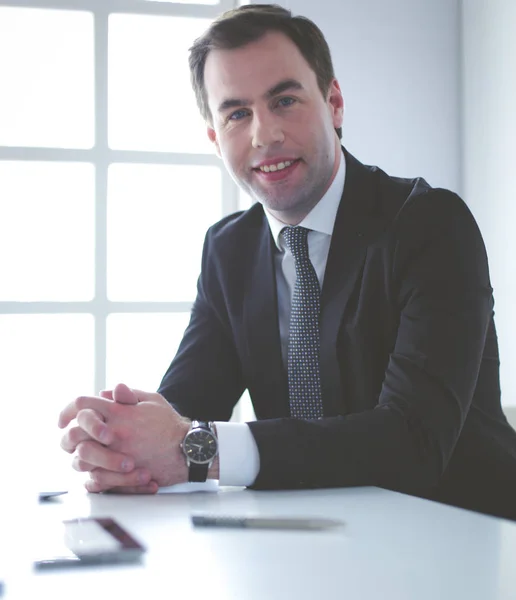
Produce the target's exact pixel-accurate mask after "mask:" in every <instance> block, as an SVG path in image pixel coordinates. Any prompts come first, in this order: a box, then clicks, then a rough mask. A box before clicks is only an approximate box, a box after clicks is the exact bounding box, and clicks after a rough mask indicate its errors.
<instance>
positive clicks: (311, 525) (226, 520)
mask: <svg viewBox="0 0 516 600" xmlns="http://www.w3.org/2000/svg"><path fill="white" fill-rule="evenodd" d="M191 518H192V524H193V526H194V527H231V528H236V529H291V530H304V531H308V530H312V531H320V530H324V529H333V528H335V527H341V526H342V525H344V523H343V522H342V521H336V520H333V519H321V518H291V517H231V516H223V515H192V517H191Z"/></svg>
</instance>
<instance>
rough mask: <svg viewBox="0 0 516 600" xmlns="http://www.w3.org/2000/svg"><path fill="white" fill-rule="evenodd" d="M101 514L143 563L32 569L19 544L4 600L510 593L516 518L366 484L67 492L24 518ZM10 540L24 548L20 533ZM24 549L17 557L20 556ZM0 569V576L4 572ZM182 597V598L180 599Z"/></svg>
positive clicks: (515, 571) (479, 599)
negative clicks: (263, 524)
mask: <svg viewBox="0 0 516 600" xmlns="http://www.w3.org/2000/svg"><path fill="white" fill-rule="evenodd" d="M195 511H198V512H200V511H206V512H210V513H220V514H230V515H244V514H258V515H303V516H324V517H332V518H337V519H342V520H344V521H345V522H346V526H345V527H344V528H343V529H341V530H340V531H337V530H335V531H326V532H287V531H285V532H283V531H282V532H279V531H270V530H269V531H257V530H231V529H213V528H209V529H208V528H206V529H205V528H199V529H194V528H193V527H192V526H191V524H190V520H189V515H190V513H191V512H195ZM88 515H94V516H112V517H114V518H116V519H117V520H118V521H119V522H120V523H121V524H122V525H124V526H125V527H126V528H127V529H128V530H129V531H130V532H131V533H133V534H134V535H135V536H136V537H137V538H139V539H140V540H141V541H142V542H143V543H144V544H145V545H146V546H147V547H148V552H147V554H146V556H145V558H144V560H143V563H142V565H137V566H117V567H99V568H96V567H91V568H81V569H79V568H77V569H69V570H62V571H52V572H46V573H34V572H33V571H32V570H31V569H30V568H29V562H28V560H24V557H25V559H26V551H24V550H23V547H22V546H23V544H20V546H19V547H17V548H13V549H12V556H11V559H12V560H11V562H12V561H14V562H16V564H17V567H16V568H15V569H14V570H13V568H12V566H11V571H10V573H11V576H10V577H9V576H8V577H7V589H6V593H5V598H6V600H14V599H16V600H18V599H23V600H29V599H33V598H45V599H47V598H48V599H49V600H50V599H55V600H61V599H67V600H75V599H82V598H90V599H91V600H97V599H99V600H102V599H104V598H106V599H108V598H109V599H110V600H111V599H113V598H115V599H116V600H118V599H120V600H128V599H132V598H140V599H141V600H147V599H149V600H153V599H161V598H172V599H180V598H186V597H188V598H195V599H197V598H198V599H199V600H200V599H201V598H202V599H203V600H204V599H208V600H212V599H213V600H219V599H220V600H222V599H224V600H271V599H272V600H274V599H281V600H289V599H291V598H295V599H299V600H304V599H319V598H322V599H326V598H328V599H329V598H339V599H340V598H342V599H349V600H369V599H371V600H372V599H375V600H378V599H381V600H388V599H391V598H392V600H502V599H503V600H509V599H511V600H514V599H516V524H515V523H512V522H509V521H504V520H499V519H495V518H491V517H486V516H483V515H478V514H475V513H470V512H468V511H463V510H459V509H455V508H451V507H447V506H443V505H440V504H437V503H432V502H428V501H424V500H419V499H416V498H412V497H409V496H404V495H402V494H396V493H392V492H387V491H385V490H381V489H376V488H355V489H330V490H313V491H299V492H253V491H249V490H241V489H232V488H228V489H226V490H222V491H221V492H219V493H218V494H189V495H187V494H181V495H179V494H167V495H158V496H112V495H88V494H86V493H85V492H84V493H83V492H82V491H81V492H74V493H72V494H69V495H68V496H63V497H61V499H58V500H54V501H52V502H50V503H45V504H40V505H39V506H38V507H37V509H35V510H34V511H33V516H34V519H33V521H32V522H33V524H34V526H36V527H37V526H38V523H39V524H41V523H42V522H43V521H42V520H44V522H45V523H48V522H49V521H51V520H60V519H64V518H73V517H79V516H88ZM18 539H19V540H25V541H27V542H28V543H30V536H29V531H28V530H25V531H23V530H22V531H19V532H18ZM24 552H25V554H24ZM8 575H9V574H8ZM187 593H188V596H187V595H186V594H187Z"/></svg>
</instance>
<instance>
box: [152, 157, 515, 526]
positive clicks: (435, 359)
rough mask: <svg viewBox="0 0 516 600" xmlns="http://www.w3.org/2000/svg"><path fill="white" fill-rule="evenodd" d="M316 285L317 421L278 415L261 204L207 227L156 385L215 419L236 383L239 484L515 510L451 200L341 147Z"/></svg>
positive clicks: (510, 438) (484, 272)
mask: <svg viewBox="0 0 516 600" xmlns="http://www.w3.org/2000/svg"><path fill="white" fill-rule="evenodd" d="M344 152H345V155H346V161H347V171H346V183H345V187H344V193H343V196H342V200H341V203H340V207H339V210H338V213H337V218H336V222H335V228H334V231H333V236H332V241H331V247H330V253H329V256H328V262H327V266H326V272H325V277H324V285H323V289H322V295H321V317H320V323H321V357H320V359H321V375H322V383H323V403H324V413H325V418H323V419H321V420H319V421H302V420H298V419H290V418H289V403H288V388H287V378H286V373H285V370H284V366H283V363H282V358H281V350H280V342H279V330H278V311H277V298H276V286H275V274H274V266H273V255H274V252H275V251H276V250H275V245H274V242H273V239H272V236H271V233H270V230H269V226H268V223H267V220H266V218H265V215H264V213H263V208H262V206H261V205H260V204H256V205H254V206H253V207H252V208H250V209H249V210H247V211H245V212H241V213H236V214H233V215H230V216H229V217H227V218H225V219H223V220H222V221H220V222H219V223H217V224H216V225H214V226H213V227H211V228H210V230H209V231H208V233H207V236H206V241H205V246H204V253H203V260H202V273H201V276H200V279H199V284H198V295H197V299H196V300H195V304H194V307H193V310H192V317H191V321H190V324H189V326H188V328H187V330H186V332H185V336H184V339H183V341H182V343H181V345H180V347H179V350H178V353H177V355H176V357H175V359H174V360H173V362H172V364H171V366H170V367H169V369H168V371H167V373H166V375H165V377H164V379H163V381H162V383H161V386H160V392H161V393H162V394H163V395H164V396H165V397H166V398H167V400H168V401H169V402H171V403H172V404H173V405H174V406H175V407H176V408H177V409H178V410H179V411H180V412H181V413H182V414H184V415H187V416H189V417H191V418H198V419H205V420H227V419H229V418H230V416H231V412H232V409H233V407H234V405H235V403H236V401H237V400H238V398H239V397H240V395H241V394H242V392H243V390H244V389H245V388H248V389H249V392H250V395H251V398H252V401H253V405H254V409H255V412H256V416H257V419H258V420H257V421H256V422H253V423H250V428H251V431H252V433H253V435H254V437H255V439H256V442H257V445H258V449H259V454H260V473H259V475H258V478H257V480H256V482H255V484H254V487H255V488H261V489H267V488H269V489H270V488H305V487H306V488H310V487H328V486H362V485H376V486H382V487H385V488H389V489H393V490H398V491H401V492H406V493H410V494H415V495H418V496H422V497H427V498H432V499H435V500H439V501H443V502H447V503H450V504H455V505H458V506H462V507H466V508H470V509H473V510H478V511H482V512H487V513H492V514H496V515H500V516H505V517H508V518H515V519H516V433H515V431H514V430H513V429H512V428H511V427H510V426H509V425H508V423H507V421H506V418H505V416H504V414H503V412H502V409H501V407H500V386H499V359H498V345H497V339H496V331H495V326H494V322H493V296H492V288H491V285H490V281H489V272H488V264H487V258H486V252H485V248H484V244H483V241H482V237H481V234H480V232H479V230H478V227H477V225H476V223H475V220H474V219H473V216H472V215H471V213H470V211H469V210H468V208H467V207H466V205H465V204H464V202H463V201H462V200H461V199H460V198H459V197H458V196H456V195H455V194H453V193H452V192H450V191H447V190H443V189H434V188H431V187H430V186H429V185H428V184H427V183H426V182H425V181H424V180H423V179H413V180H406V179H397V178H393V177H389V176H388V175H386V174H385V173H384V172H383V171H381V170H380V169H378V168H376V167H366V166H364V165H362V164H361V163H359V162H358V161H357V160H356V159H354V158H353V157H352V156H351V155H350V154H348V153H347V152H346V151H345V150H344Z"/></svg>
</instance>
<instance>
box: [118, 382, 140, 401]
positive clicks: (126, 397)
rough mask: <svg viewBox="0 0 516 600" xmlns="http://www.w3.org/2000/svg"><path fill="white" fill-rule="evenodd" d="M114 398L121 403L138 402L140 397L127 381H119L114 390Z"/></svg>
mask: <svg viewBox="0 0 516 600" xmlns="http://www.w3.org/2000/svg"><path fill="white" fill-rule="evenodd" d="M113 400H114V401H115V402H119V403H120V404H138V397H137V395H136V394H135V393H134V391H133V390H131V389H130V388H128V387H127V386H126V385H125V383H119V384H118V385H116V386H115V389H114V390H113Z"/></svg>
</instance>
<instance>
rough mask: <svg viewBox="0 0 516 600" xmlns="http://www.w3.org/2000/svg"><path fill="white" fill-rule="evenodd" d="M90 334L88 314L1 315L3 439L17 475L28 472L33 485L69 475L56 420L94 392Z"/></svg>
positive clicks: (0, 347)
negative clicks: (12, 454)
mask: <svg viewBox="0 0 516 600" xmlns="http://www.w3.org/2000/svg"><path fill="white" fill-rule="evenodd" d="M93 330H94V327H93V317H92V316H91V315H84V314H77V315H41V314H38V315H0V364H1V365H2V398H3V399H4V410H7V411H8V413H7V414H8V417H7V421H8V422H9V423H10V424H11V427H10V428H5V431H2V435H3V436H7V444H6V445H5V448H10V449H11V451H15V452H16V460H17V461H18V462H19V466H18V475H19V476H20V474H23V473H30V477H31V479H32V480H33V481H34V484H35V485H36V484H38V485H39V483H41V485H43V486H44V485H53V484H54V481H55V479H56V473H57V472H59V473H61V474H66V475H68V474H71V472H72V471H71V467H70V463H71V458H70V456H69V455H67V454H65V453H64V452H63V451H62V450H61V449H60V448H59V440H60V438H61V435H62V433H63V432H62V431H60V430H59V429H58V428H57V418H58V415H59V412H60V411H61V410H62V409H63V408H64V407H65V405H66V404H68V403H69V402H71V401H72V400H73V399H74V398H76V397H77V396H79V395H82V394H90V393H92V392H93V391H94V390H93V383H94V382H93ZM5 419H6V413H5V412H4V417H3V420H5ZM4 441H5V438H4ZM18 450H19V451H18ZM22 478H25V476H23V475H22Z"/></svg>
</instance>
